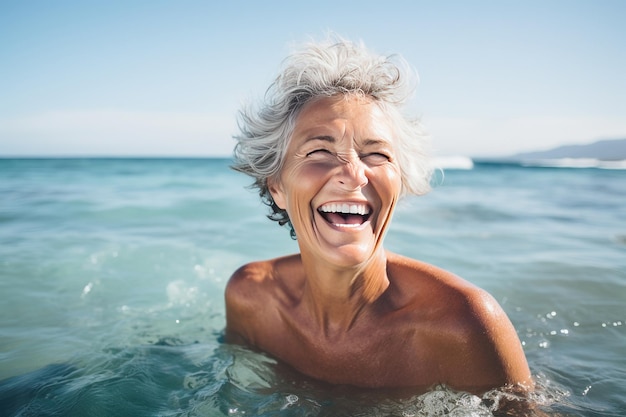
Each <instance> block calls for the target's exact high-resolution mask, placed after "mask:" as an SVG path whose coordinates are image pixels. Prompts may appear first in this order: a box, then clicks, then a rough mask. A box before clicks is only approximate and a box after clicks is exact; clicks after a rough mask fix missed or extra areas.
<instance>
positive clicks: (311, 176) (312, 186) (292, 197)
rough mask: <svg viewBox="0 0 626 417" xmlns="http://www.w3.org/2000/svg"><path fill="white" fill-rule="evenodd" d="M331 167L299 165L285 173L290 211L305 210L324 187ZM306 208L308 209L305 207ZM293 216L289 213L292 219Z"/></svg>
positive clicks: (284, 180)
mask: <svg viewBox="0 0 626 417" xmlns="http://www.w3.org/2000/svg"><path fill="white" fill-rule="evenodd" d="M330 170H331V167H329V166H325V165H324V164H298V165H294V166H291V167H290V169H287V170H285V172H284V173H283V183H284V184H286V188H287V189H288V190H289V192H288V193H287V194H288V201H287V203H288V204H287V205H288V211H289V210H291V211H294V210H303V209H306V207H308V206H309V204H310V202H311V200H312V199H313V197H314V196H315V195H316V194H317V193H318V192H319V190H320V189H321V188H322V187H323V184H324V183H325V182H326V180H327V176H328V175H329V171H330ZM303 206H306V207H303ZM292 214H296V213H289V215H290V217H292Z"/></svg>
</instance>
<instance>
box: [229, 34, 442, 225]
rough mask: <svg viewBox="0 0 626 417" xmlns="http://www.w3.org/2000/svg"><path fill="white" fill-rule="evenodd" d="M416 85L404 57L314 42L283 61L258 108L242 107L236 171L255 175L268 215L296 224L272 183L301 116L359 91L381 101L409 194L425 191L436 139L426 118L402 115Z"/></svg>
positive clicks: (353, 45) (346, 44)
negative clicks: (317, 101)
mask: <svg viewBox="0 0 626 417" xmlns="http://www.w3.org/2000/svg"><path fill="white" fill-rule="evenodd" d="M416 84H417V74H416V73H415V72H414V71H411V70H410V67H409V66H408V64H407V63H406V61H405V60H404V59H402V58H401V57H400V56H398V55H391V56H380V55H376V54H373V53H372V52H370V51H369V50H367V49H366V48H365V46H364V45H363V44H362V43H352V42H349V41H346V40H343V39H338V40H337V39H335V40H327V41H324V42H320V43H311V44H307V45H305V47H304V48H303V49H302V50H300V51H297V52H295V53H293V54H292V55H290V56H289V57H288V58H287V59H286V60H285V61H284V62H283V71H282V72H281V73H280V75H279V76H278V77H277V78H276V79H275V80H274V82H273V83H272V84H271V85H270V87H269V88H268V89H267V91H266V93H265V96H264V99H263V101H262V102H261V103H260V106H259V107H258V108H255V107H253V106H251V105H247V106H245V107H244V108H242V109H241V110H240V112H239V118H238V127H239V130H240V134H238V135H235V136H234V138H235V139H236V140H237V144H236V145H235V150H234V163H233V165H232V168H233V169H234V170H236V171H239V172H243V173H245V174H248V175H250V176H251V177H252V178H254V183H253V185H252V187H254V188H258V190H259V195H260V196H261V199H262V200H263V202H264V203H265V204H267V205H268V206H270V207H271V209H272V213H271V214H269V215H268V217H269V218H270V219H272V220H275V221H278V222H279V224H280V225H284V224H289V226H290V227H291V222H290V221H289V216H288V214H287V212H286V211H285V210H283V209H281V208H280V207H278V206H277V205H276V204H275V202H274V200H273V199H272V196H271V194H270V192H269V188H268V179H270V178H276V177H277V176H278V175H279V174H280V171H281V169H282V166H283V161H284V158H285V153H286V149H287V146H288V144H289V139H290V138H291V134H292V133H293V130H294V127H295V123H296V119H297V117H298V115H299V113H300V111H301V110H302V108H303V107H304V105H305V104H306V103H308V102H309V101H311V100H312V99H314V98H318V97H331V96H336V95H348V94H358V95H363V96H367V97H370V98H371V99H373V100H374V101H375V102H377V103H378V105H379V106H380V107H381V109H382V110H383V112H385V114H387V115H388V117H390V119H391V122H392V125H393V127H394V129H395V134H396V137H395V138H394V139H395V140H394V146H396V151H395V156H396V158H397V160H398V165H399V167H400V172H401V177H402V191H401V193H402V195H404V194H407V193H410V194H417V195H421V194H425V193H426V192H428V191H429V190H430V177H431V174H432V168H431V165H430V159H429V158H428V151H429V140H428V137H427V136H426V135H424V134H423V132H422V128H421V124H420V123H419V121H418V120H417V119H414V118H408V117H406V116H405V115H404V114H403V113H402V107H403V106H404V105H405V104H406V102H407V101H408V100H409V98H410V97H411V96H412V94H413V92H414V90H415V86H416ZM291 234H292V236H294V231H293V227H291Z"/></svg>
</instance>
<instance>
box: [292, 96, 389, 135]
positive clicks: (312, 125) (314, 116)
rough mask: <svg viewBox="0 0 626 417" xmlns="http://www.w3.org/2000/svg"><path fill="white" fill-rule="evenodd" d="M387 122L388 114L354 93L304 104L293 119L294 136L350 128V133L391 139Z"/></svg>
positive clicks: (366, 98) (367, 98)
mask: <svg viewBox="0 0 626 417" xmlns="http://www.w3.org/2000/svg"><path fill="white" fill-rule="evenodd" d="M390 124H391V123H390V118H389V117H388V115H387V114H385V112H384V111H383V110H382V109H381V108H380V106H379V105H378V104H377V103H376V102H375V101H374V100H373V99H372V98H369V97H361V96H356V95H342V96H334V97H323V98H317V99H313V100H312V101H311V102H309V103H307V104H305V106H304V107H303V108H302V110H301V111H300V114H299V115H298V118H297V119H296V124H295V129H294V135H296V136H299V135H303V134H304V135H306V134H315V133H316V132H317V131H324V130H330V131H332V130H341V131H343V132H344V133H345V130H352V131H353V132H352V134H353V135H363V134H365V135H368V136H369V135H374V136H377V137H378V136H382V137H380V138H379V139H386V140H391V137H390V135H391V131H390V130H391V129H390ZM317 133H319V132H317ZM327 133H332V132H327Z"/></svg>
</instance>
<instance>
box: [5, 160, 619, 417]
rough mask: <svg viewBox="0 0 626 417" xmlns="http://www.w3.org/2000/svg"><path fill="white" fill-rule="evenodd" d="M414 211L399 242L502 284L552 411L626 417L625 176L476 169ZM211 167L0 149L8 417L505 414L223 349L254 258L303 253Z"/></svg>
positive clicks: (418, 201)
mask: <svg viewBox="0 0 626 417" xmlns="http://www.w3.org/2000/svg"><path fill="white" fill-rule="evenodd" d="M438 182H439V185H438V186H436V187H435V189H434V191H433V192H432V193H431V194H429V195H427V196H424V197H419V198H417V197H410V198H407V199H405V200H404V201H402V203H401V204H400V206H399V208H398V210H397V213H396V216H395V219H394V223H393V224H392V229H391V230H390V232H389V235H388V237H387V241H386V246H387V248H388V249H391V250H393V251H396V252H399V253H402V254H405V255H408V256H411V257H415V258H418V259H422V260H425V261H427V262H431V263H435V264H437V265H440V266H442V267H444V268H446V269H449V270H451V271H454V272H455V273H457V274H459V275H461V276H463V277H465V278H466V279H468V280H470V281H472V282H474V283H476V284H477V285H479V286H481V287H483V288H485V289H487V290H488V291H490V292H491V293H492V294H493V295H494V296H495V297H496V299H498V300H499V301H500V303H501V304H502V306H503V308H504V309H505V310H506V311H507V313H508V314H509V316H510V318H511V320H512V322H513V324H514V325H515V327H516V328H517V330H518V333H519V336H520V339H521V340H522V342H523V344H524V349H525V351H526V354H527V357H528V360H529V364H530V367H531V370H532V372H533V374H534V375H535V377H536V379H537V381H538V383H539V386H540V389H539V392H538V393H537V395H536V398H534V401H535V402H536V403H537V404H538V405H540V406H541V407H542V408H543V410H544V411H545V412H546V413H547V414H548V415H551V416H557V415H558V416H622V415H625V414H626V393H625V391H624V387H626V355H624V352H625V350H624V347H625V346H626V307H625V304H626V171H624V170H600V169H564V168H523V167H518V166H514V165H497V164H477V165H476V166H475V168H474V169H473V170H463V171H453V170H451V171H446V172H445V178H443V179H442V178H441V177H440V178H439V181H438ZM248 183H249V180H248V179H247V178H246V177H244V176H242V175H240V174H237V173H235V172H232V171H230V170H229V169H228V161H227V160H217V159H216V160H209V159H171V160H168V159H164V160H158V159H145V160H142V159H96V160H90V159H68V160H64V159H39V160H38V159H31V160H11V159H0V294H1V298H0V415H6V416H18V415H19V416H30V415H37V416H113V415H115V416H205V415H206V416H229V415H230V416H252V415H264V416H344V415H345V416H351V415H362V416H376V415H381V416H383V415H384V416H387V415H398V416H426V415H432V416H434V415H437V416H439V415H473V416H483V415H485V416H489V415H492V413H491V411H490V407H492V404H493V399H494V398H496V399H497V398H498V395H499V394H498V393H491V394H490V395H491V397H489V396H488V397H489V398H486V399H481V398H478V397H475V396H471V395H467V394H463V393H457V392H453V391H450V390H448V389H446V388H444V387H437V388H434V389H433V390H432V391H431V392H429V393H426V394H424V395H421V396H413V397H411V396H408V397H406V396H405V397H397V396H396V395H394V394H389V393H383V392H354V391H351V390H347V389H344V388H341V387H328V386H323V385H322V384H319V383H317V382H315V381H311V380H308V379H306V378H304V377H301V376H299V375H297V374H295V373H293V372H292V371H290V370H289V369H288V368H286V367H284V366H283V365H281V364H277V363H276V362H275V361H274V360H273V359H272V358H270V357H267V356H265V355H263V354H259V353H255V352H252V351H249V350H247V349H243V348H239V347H234V346H229V345H226V344H224V343H223V342H222V339H221V338H222V330H223V327H224V303H223V289H224V285H225V283H226V280H227V279H228V277H229V275H230V274H231V273H232V271H233V270H234V269H235V268H236V267H237V266H239V265H241V264H242V263H244V262H247V261H250V260H254V259H261V258H268V257H274V256H278V255H281V254H285V253H290V252H294V251H296V250H297V247H296V243H295V242H294V241H292V240H291V239H290V238H289V234H288V232H287V230H284V229H281V228H279V227H278V226H277V225H275V224H274V223H273V222H270V221H269V220H267V219H266V218H265V217H264V216H265V213H266V209H265V207H264V206H263V205H262V204H261V203H260V202H259V201H258V198H257V196H256V195H255V193H254V192H252V191H250V190H247V189H246V188H245V186H246V185H247V184H248Z"/></svg>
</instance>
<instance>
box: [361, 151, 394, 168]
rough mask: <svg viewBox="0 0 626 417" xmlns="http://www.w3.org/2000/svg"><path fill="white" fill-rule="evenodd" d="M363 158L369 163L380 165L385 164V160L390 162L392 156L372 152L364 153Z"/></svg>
mask: <svg viewBox="0 0 626 417" xmlns="http://www.w3.org/2000/svg"><path fill="white" fill-rule="evenodd" d="M361 159H362V160H363V161H364V162H366V163H367V164H371V165H379V164H384V163H385V162H389V161H390V160H391V157H390V156H389V155H387V154H385V153H381V152H372V153H368V154H365V155H362V156H361Z"/></svg>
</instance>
